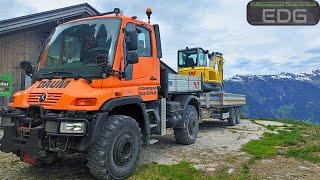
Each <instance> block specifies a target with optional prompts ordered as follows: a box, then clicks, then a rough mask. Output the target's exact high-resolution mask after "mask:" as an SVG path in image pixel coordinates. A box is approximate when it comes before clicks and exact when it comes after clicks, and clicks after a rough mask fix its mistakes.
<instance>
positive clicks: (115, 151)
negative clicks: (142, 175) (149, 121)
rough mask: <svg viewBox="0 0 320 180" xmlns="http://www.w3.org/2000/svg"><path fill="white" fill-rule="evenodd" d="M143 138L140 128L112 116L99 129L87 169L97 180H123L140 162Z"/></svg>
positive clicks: (123, 118)
mask: <svg viewBox="0 0 320 180" xmlns="http://www.w3.org/2000/svg"><path fill="white" fill-rule="evenodd" d="M141 145H142V135H141V129H140V127H139V124H138V123H137V122H136V121H135V120H134V119H132V118H131V117H128V116H122V115H113V116H110V117H108V118H107V119H106V120H105V121H104V123H103V124H102V126H101V130H100V132H99V137H98V139H97V140H96V143H95V145H94V146H93V147H92V148H91V149H90V150H89V153H88V155H89V156H88V167H89V169H90V172H91V174H92V175H93V176H95V177H96V178H98V179H124V178H125V177H128V176H129V175H130V174H131V173H132V172H133V170H134V169H135V167H136V165H137V162H138V160H139V156H140V152H141Z"/></svg>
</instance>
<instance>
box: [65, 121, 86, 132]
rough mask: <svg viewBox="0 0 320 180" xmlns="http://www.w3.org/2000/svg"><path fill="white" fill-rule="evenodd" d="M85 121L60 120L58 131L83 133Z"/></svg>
mask: <svg viewBox="0 0 320 180" xmlns="http://www.w3.org/2000/svg"><path fill="white" fill-rule="evenodd" d="M85 132H86V123H84V122H61V124H60V133H72V134H84V133H85Z"/></svg>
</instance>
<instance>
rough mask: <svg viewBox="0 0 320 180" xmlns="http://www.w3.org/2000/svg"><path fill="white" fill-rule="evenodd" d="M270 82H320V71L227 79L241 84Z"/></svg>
mask: <svg viewBox="0 0 320 180" xmlns="http://www.w3.org/2000/svg"><path fill="white" fill-rule="evenodd" d="M256 79H259V80H266V81H267V80H269V79H278V80H283V79H285V80H297V81H307V82H313V81H319V80H320V69H317V70H313V71H312V72H310V73H299V74H293V73H286V72H282V73H280V74H278V75H236V76H234V77H232V78H229V79H227V81H234V82H241V81H246V80H256Z"/></svg>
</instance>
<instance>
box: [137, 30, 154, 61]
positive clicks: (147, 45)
mask: <svg viewBox="0 0 320 180" xmlns="http://www.w3.org/2000/svg"><path fill="white" fill-rule="evenodd" d="M137 31H138V55H139V57H151V39H150V32H149V31H148V30H147V29H146V28H144V27H141V26H138V27H137Z"/></svg>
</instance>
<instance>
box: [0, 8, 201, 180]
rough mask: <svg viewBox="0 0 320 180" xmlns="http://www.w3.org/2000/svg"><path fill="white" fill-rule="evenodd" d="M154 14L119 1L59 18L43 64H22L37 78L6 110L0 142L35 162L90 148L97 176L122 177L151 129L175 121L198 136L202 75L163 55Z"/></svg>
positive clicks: (184, 136)
mask: <svg viewBox="0 0 320 180" xmlns="http://www.w3.org/2000/svg"><path fill="white" fill-rule="evenodd" d="M147 15H148V19H149V22H150V15H151V10H150V9H148V10H147ZM149 22H143V21H140V20H138V19H137V17H135V16H133V17H127V16H123V15H122V12H121V11H120V10H119V9H118V8H116V9H115V10H114V11H112V12H109V13H104V14H101V15H99V16H94V17H88V18H83V19H78V20H75V21H71V22H66V23H64V24H61V25H59V26H58V27H57V28H56V29H55V30H54V31H53V33H52V34H51V36H50V37H49V39H48V40H47V42H46V45H45V46H44V48H43V50H42V52H41V55H40V57H39V59H38V63H37V65H36V66H35V67H33V66H32V65H31V63H30V62H27V61H22V62H21V64H20V66H21V68H22V69H24V70H25V71H26V74H28V75H30V76H32V81H33V84H32V85H31V87H30V88H28V89H26V90H24V91H20V92H17V93H15V94H14V95H13V97H12V103H11V104H10V106H9V108H8V109H6V110H1V112H0V117H1V121H0V150H1V151H3V152H12V153H14V154H16V155H17V156H18V157H20V158H21V160H22V161H24V162H27V163H29V164H32V165H42V164H48V163H51V162H53V161H54V160H55V159H56V158H59V157H61V156H63V155H68V154H72V153H78V152H81V153H87V154H88V167H89V169H90V172H91V173H92V174H93V175H94V176H95V177H97V178H99V179H111V178H115V179H122V178H125V177H127V176H129V175H130V174H131V173H132V172H133V170H134V168H135V166H136V164H137V161H138V158H139V154H140V151H141V145H142V144H143V143H145V144H152V143H154V142H155V141H156V140H152V139H150V137H151V135H165V134H166V129H167V128H173V130H174V135H175V138H176V141H177V142H178V143H181V144H186V145H188V144H192V143H194V142H195V140H196V137H197V133H198V125H199V113H200V110H199V102H198V99H197V95H199V93H201V78H198V77H191V76H181V75H178V74H176V73H175V71H174V70H172V69H171V68H169V67H168V66H166V65H165V64H164V63H162V62H161V61H160V58H161V57H162V51H161V41H160V32H159V26H158V25H157V24H155V25H151V24H150V23H149Z"/></svg>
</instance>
